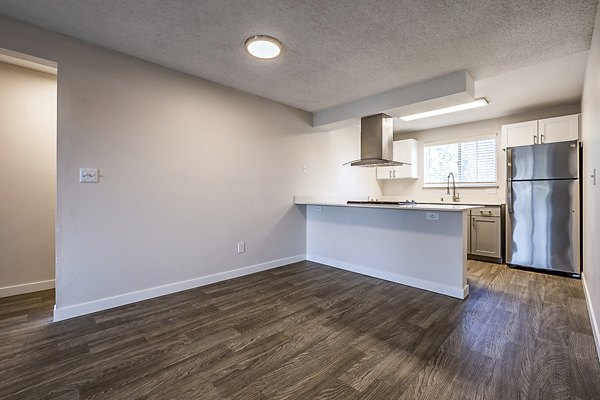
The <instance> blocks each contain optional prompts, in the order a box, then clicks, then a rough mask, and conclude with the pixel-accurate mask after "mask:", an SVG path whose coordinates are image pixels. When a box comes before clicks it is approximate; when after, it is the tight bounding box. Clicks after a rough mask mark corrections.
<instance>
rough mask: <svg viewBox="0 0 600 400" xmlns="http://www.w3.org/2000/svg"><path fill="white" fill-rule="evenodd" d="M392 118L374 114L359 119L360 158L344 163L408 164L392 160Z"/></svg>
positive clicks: (373, 165)
mask: <svg viewBox="0 0 600 400" xmlns="http://www.w3.org/2000/svg"><path fill="white" fill-rule="evenodd" d="M393 148H394V119H393V118H392V117H390V116H389V115H386V114H376V115H371V116H370V117H364V118H361V120H360V159H359V160H354V161H349V162H347V163H345V164H344V165H350V166H352V167H394V166H398V165H410V164H408V163H405V162H401V161H394V152H393Z"/></svg>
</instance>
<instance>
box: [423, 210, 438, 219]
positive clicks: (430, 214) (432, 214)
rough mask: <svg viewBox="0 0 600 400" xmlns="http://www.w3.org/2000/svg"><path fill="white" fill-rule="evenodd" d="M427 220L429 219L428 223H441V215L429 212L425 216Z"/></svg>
mask: <svg viewBox="0 0 600 400" xmlns="http://www.w3.org/2000/svg"><path fill="white" fill-rule="evenodd" d="M425 219H427V220H428V221H439V220H440V214H438V213H430V212H428V213H427V214H426V215H425Z"/></svg>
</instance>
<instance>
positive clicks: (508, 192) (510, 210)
mask: <svg viewBox="0 0 600 400" xmlns="http://www.w3.org/2000/svg"><path fill="white" fill-rule="evenodd" d="M506 203H507V204H506V205H507V206H508V213H509V214H512V213H513V211H514V210H513V202H512V181H508V182H506Z"/></svg>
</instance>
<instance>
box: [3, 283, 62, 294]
mask: <svg viewBox="0 0 600 400" xmlns="http://www.w3.org/2000/svg"><path fill="white" fill-rule="evenodd" d="M48 289H54V279H48V280H46V281H39V282H31V283H23V284H20V285H14V286H5V287H0V298H1V297H9V296H16V295H19V294H25V293H33V292H39V291H40V290H48Z"/></svg>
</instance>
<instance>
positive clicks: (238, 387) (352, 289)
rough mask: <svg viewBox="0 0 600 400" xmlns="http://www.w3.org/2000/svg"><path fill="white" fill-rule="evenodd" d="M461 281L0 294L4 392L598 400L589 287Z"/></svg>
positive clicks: (291, 277) (304, 277) (271, 280)
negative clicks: (132, 293)
mask: <svg viewBox="0 0 600 400" xmlns="http://www.w3.org/2000/svg"><path fill="white" fill-rule="evenodd" d="M468 276H469V284H470V288H471V294H470V296H469V297H468V299H467V300H466V301H461V300H457V299H452V298H449V297H445V296H442V295H437V294H433V293H429V292H425V291H422V290H418V289H414V288H410V287H407V286H402V285H397V284H393V283H390V282H386V281H381V280H378V279H374V278H369V277H365V276H362V275H357V274H353V273H350V272H345V271H342V270H338V269H335V268H330V267H325V266H322V265H319V264H314V263H309V262H302V263H298V264H294V265H290V266H286V267H282V268H278V269H274V270H271V271H266V272H262V273H258V274H254V275H250V276H246V277H242V278H238V279H234V280H230V281H226V282H221V283H217V284H214V285H210V286H205V287H202V288H198V289H193V290H189V291H186V292H181V293H177V294H173V295H169V296H164V297H161V298H157V299H153V300H149V301H145V302H140V303H136V304H133V305H128V306H124V307H120V308H117V309H112V310H108V311H104V312H100V313H96V314H93V315H89V316H84V317H80V318H77V319H73V320H69V321H63V322H59V323H55V324H51V323H50V321H51V315H52V306H53V303H54V300H53V295H54V293H53V292H52V291H45V292H39V293H35V294H29V295H22V296H15V297H11V298H5V299H0V399H5V400H9V399H28V400H29V399H111V400H117V399H284V398H298V399H511V400H512V399H545V400H548V399H570V398H572V399H600V365H599V363H598V356H597V354H596V350H595V347H594V340H593V338H592V332H591V326H590V322H589V319H588V314H587V310H586V306H585V300H584V295H583V291H582V287H581V282H580V281H577V280H572V279H567V278H562V277H557V276H551V275H542V274H538V273H533V272H526V271H520V270H513V269H508V268H506V267H505V266H499V265H494V264H486V263H481V262H474V261H469V275H468Z"/></svg>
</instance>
